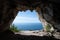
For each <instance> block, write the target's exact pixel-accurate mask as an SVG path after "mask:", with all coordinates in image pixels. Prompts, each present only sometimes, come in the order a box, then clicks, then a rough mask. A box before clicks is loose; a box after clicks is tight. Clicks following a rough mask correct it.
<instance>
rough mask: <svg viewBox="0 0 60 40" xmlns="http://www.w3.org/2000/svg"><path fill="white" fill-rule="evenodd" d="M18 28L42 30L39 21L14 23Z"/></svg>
mask: <svg viewBox="0 0 60 40" xmlns="http://www.w3.org/2000/svg"><path fill="white" fill-rule="evenodd" d="M14 25H15V26H16V27H17V28H18V29H19V30H42V29H43V26H42V24H41V23H16V24H14Z"/></svg>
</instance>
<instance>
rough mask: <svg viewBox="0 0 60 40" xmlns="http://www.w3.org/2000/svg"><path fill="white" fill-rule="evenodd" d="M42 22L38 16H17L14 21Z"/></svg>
mask: <svg viewBox="0 0 60 40" xmlns="http://www.w3.org/2000/svg"><path fill="white" fill-rule="evenodd" d="M38 22H40V21H39V19H38V18H31V17H21V16H18V17H16V18H15V20H14V21H13V23H38Z"/></svg>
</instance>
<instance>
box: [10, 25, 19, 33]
mask: <svg viewBox="0 0 60 40" xmlns="http://www.w3.org/2000/svg"><path fill="white" fill-rule="evenodd" d="M10 30H11V31H13V32H19V31H20V30H18V28H17V27H16V26H15V25H14V24H13V25H10Z"/></svg>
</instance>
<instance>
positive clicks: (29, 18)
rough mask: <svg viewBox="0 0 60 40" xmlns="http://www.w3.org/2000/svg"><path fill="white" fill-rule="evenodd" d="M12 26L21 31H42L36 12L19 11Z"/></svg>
mask: <svg viewBox="0 0 60 40" xmlns="http://www.w3.org/2000/svg"><path fill="white" fill-rule="evenodd" d="M12 25H14V26H16V27H17V29H19V30H23V31H33V30H34V31H35V30H43V25H42V23H41V22H40V20H39V18H38V15H37V12H36V10H33V11H32V12H31V11H30V10H27V11H19V12H18V14H17V16H16V18H15V19H14V21H13V23H12Z"/></svg>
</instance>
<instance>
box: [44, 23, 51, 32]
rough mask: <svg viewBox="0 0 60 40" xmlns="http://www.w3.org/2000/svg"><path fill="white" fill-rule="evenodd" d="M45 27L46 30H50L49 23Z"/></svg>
mask: <svg viewBox="0 0 60 40" xmlns="http://www.w3.org/2000/svg"><path fill="white" fill-rule="evenodd" d="M45 28H46V31H47V32H50V29H51V26H50V25H49V24H47V25H46V26H45Z"/></svg>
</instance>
